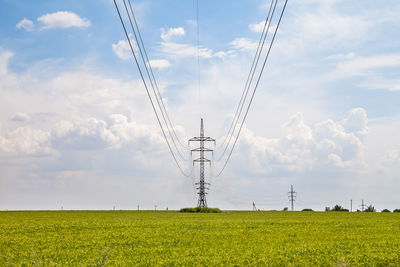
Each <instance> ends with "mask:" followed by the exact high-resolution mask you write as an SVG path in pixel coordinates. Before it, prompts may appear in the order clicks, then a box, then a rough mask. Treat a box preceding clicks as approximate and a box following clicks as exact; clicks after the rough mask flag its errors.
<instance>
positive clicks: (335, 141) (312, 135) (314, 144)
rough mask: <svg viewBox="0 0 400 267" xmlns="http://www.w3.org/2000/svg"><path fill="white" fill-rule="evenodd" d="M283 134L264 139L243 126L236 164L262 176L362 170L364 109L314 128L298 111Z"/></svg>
mask: <svg viewBox="0 0 400 267" xmlns="http://www.w3.org/2000/svg"><path fill="white" fill-rule="evenodd" d="M282 132H283V135H282V137H280V138H265V137H260V136H255V135H254V133H252V132H251V131H250V130H249V129H247V128H246V127H244V130H243V134H242V136H241V140H240V141H239V148H238V151H236V152H235V153H234V157H233V161H234V162H235V161H238V162H237V164H239V162H241V163H240V164H239V165H238V166H240V168H250V169H251V170H254V171H255V172H256V173H260V174H266V173H270V172H272V171H274V172H277V173H279V172H280V173H282V174H283V175H285V174H287V173H288V172H289V173H290V172H294V173H305V172H312V171H316V170H318V169H320V168H325V169H330V170H335V169H339V170H341V169H343V168H352V171H356V170H358V171H361V170H363V168H362V167H364V162H363V154H362V152H363V147H364V145H363V141H362V137H363V136H364V135H365V134H366V133H367V117H366V112H365V110H364V109H362V108H356V109H352V110H350V111H349V114H348V116H347V117H346V118H345V119H344V120H343V121H342V122H334V121H333V120H330V119H329V120H325V121H322V122H319V123H316V124H315V125H314V126H308V125H306V124H305V123H304V120H303V115H302V114H301V113H300V112H298V113H296V114H295V115H294V116H293V117H292V118H291V119H290V120H289V121H288V122H287V123H285V124H284V125H283V127H282ZM234 162H233V163H232V165H233V166H236V164H235V163H234ZM245 166H247V167H245Z"/></svg>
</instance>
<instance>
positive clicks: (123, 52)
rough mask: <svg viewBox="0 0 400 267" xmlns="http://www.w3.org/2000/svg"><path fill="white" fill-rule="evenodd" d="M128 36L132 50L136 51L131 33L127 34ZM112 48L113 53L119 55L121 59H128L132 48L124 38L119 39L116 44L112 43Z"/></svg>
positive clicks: (130, 56) (136, 47)
mask: <svg viewBox="0 0 400 267" xmlns="http://www.w3.org/2000/svg"><path fill="white" fill-rule="evenodd" d="M129 37H130V38H131V45H132V48H133V51H135V52H137V51H138V46H137V45H136V42H135V41H134V40H132V37H133V36H132V34H129ZM111 46H112V50H113V51H114V53H115V55H117V57H119V58H120V59H122V60H128V59H130V58H132V50H131V47H130V45H129V43H128V41H126V40H120V41H118V42H117V43H116V44H112V45H111Z"/></svg>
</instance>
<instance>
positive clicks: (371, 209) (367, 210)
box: [364, 205, 376, 212]
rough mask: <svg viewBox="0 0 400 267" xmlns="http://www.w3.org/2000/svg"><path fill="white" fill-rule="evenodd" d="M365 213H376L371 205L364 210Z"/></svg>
mask: <svg viewBox="0 0 400 267" xmlns="http://www.w3.org/2000/svg"><path fill="white" fill-rule="evenodd" d="M364 211H365V212H375V211H376V209H375V208H374V206H372V205H369V206H368V207H367V209H366V210H364Z"/></svg>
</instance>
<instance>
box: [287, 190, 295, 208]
mask: <svg viewBox="0 0 400 267" xmlns="http://www.w3.org/2000/svg"><path fill="white" fill-rule="evenodd" d="M296 195H297V192H295V191H293V185H291V186H290V191H289V192H288V197H289V201H290V204H291V206H292V211H294V202H295V201H296Z"/></svg>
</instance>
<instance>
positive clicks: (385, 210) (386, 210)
mask: <svg viewBox="0 0 400 267" xmlns="http://www.w3.org/2000/svg"><path fill="white" fill-rule="evenodd" d="M382 212H390V210H388V209H384V210H382Z"/></svg>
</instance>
